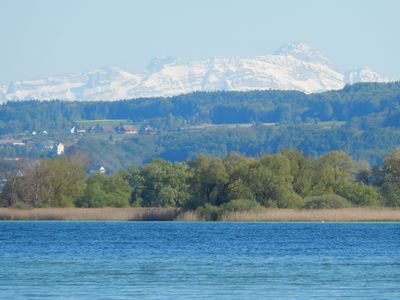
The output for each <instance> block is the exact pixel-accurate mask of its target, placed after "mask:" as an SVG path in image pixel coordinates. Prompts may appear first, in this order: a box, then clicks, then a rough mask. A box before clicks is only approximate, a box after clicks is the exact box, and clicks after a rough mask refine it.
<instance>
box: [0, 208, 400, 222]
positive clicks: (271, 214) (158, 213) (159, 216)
mask: <svg viewBox="0 0 400 300" xmlns="http://www.w3.org/2000/svg"><path fill="white" fill-rule="evenodd" d="M0 220H64V221H68V220H81V221H84V220H87V221H90V220H92V221H95V220H109V221H234V222H255V221H258V222H394V221H400V209H390V208H340V209H313V210H310V209H261V210H252V211H236V212H226V211H225V212H224V211H221V212H220V213H219V214H214V215H204V214H201V213H199V211H184V210H180V209H176V208H140V207H130V208H109V207H108V208H34V209H16V208H0Z"/></svg>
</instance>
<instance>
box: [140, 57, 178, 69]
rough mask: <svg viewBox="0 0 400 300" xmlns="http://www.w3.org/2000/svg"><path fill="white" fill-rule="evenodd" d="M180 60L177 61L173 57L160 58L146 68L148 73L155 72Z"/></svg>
mask: <svg viewBox="0 0 400 300" xmlns="http://www.w3.org/2000/svg"><path fill="white" fill-rule="evenodd" d="M177 61H178V59H176V58H175V57H173V56H158V57H154V58H153V59H152V60H151V61H150V63H149V64H148V65H147V67H146V71H150V72H154V71H159V70H160V69H162V68H163V67H164V66H165V65H168V64H172V63H175V62H177Z"/></svg>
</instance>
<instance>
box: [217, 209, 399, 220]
mask: <svg viewBox="0 0 400 300" xmlns="http://www.w3.org/2000/svg"><path fill="white" fill-rule="evenodd" d="M221 220H222V221H246V222H249V221H270V222H279V221H289V222H290V221H292V222H305V221H315V222H317V221H318V222H322V221H326V222H367V221H400V210H399V209H390V208H340V209H263V210H258V211H242V212H231V213H226V214H223V215H222V217H221Z"/></svg>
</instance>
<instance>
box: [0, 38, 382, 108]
mask: <svg viewBox="0 0 400 300" xmlns="http://www.w3.org/2000/svg"><path fill="white" fill-rule="evenodd" d="M370 81H388V79H387V78H385V77H383V76H381V75H380V74H378V73H376V72H374V71H372V70H370V69H368V68H361V69H358V70H353V71H346V72H341V71H339V70H337V69H335V68H334V67H332V66H331V64H330V62H329V60H328V59H327V58H326V57H324V56H322V55H321V54H320V53H318V52H316V51H315V50H313V49H312V48H311V47H310V46H308V45H305V44H296V43H290V44H287V45H285V46H283V47H281V48H280V49H279V50H278V51H276V52H275V53H274V54H269V55H264V56H258V57H253V58H241V57H232V58H223V57H216V58H212V59H208V60H200V61H192V62H185V61H181V60H179V59H174V58H171V57H167V58H157V59H154V60H152V61H151V62H150V64H149V65H148V67H147V68H146V70H145V71H144V72H142V73H139V74H135V73H132V72H129V71H126V70H122V69H119V68H103V69H98V70H93V71H89V72H85V73H79V74H67V75H58V76H54V77H49V78H44V79H37V80H22V81H13V82H11V83H10V84H9V86H8V87H6V86H0V100H2V101H7V100H27V99H38V100H48V99H60V100H119V99H129V98H138V97H155V96H172V95H178V94H182V93H189V92H193V91H215V90H229V91H248V90H265V89H281V90H300V91H304V92H306V93H313V92H320V91H326V90H332V89H340V88H342V87H343V86H344V85H345V84H346V83H355V82H370Z"/></svg>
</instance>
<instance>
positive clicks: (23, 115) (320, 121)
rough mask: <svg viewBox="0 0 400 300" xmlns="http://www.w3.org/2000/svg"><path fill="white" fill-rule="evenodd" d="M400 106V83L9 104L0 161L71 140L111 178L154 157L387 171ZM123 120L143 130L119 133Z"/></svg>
mask: <svg viewBox="0 0 400 300" xmlns="http://www.w3.org/2000/svg"><path fill="white" fill-rule="evenodd" d="M399 104H400V82H394V83H360V84H355V85H350V86H346V87H345V88H344V89H342V90H339V91H329V92H324V93H319V94H308V95H307V94H304V93H302V92H296V91H253V92H209V93H203V92H202V93H192V94H186V95H181V96H176V97H171V98H149V99H134V100H124V101H116V102H107V101H102V102H63V101H56V100H55V101H43V102H39V101H25V102H8V103H6V104H3V105H1V106H0V138H1V139H0V159H2V158H7V159H9V158H21V157H22V158H28V159H38V158H43V157H48V156H52V155H54V145H55V144H56V143H58V142H62V143H63V144H64V145H65V154H66V155H76V154H78V155H82V156H84V157H87V161H88V169H89V170H90V169H91V170H94V169H97V168H99V167H100V166H104V167H105V168H106V169H107V171H111V172H112V171H117V170H119V169H121V168H128V167H129V166H130V165H132V164H136V165H141V164H143V163H145V162H147V161H149V160H150V159H151V158H154V157H161V158H164V159H166V160H169V161H184V160H187V159H191V158H194V157H196V156H198V155H199V154H207V155H210V154H211V155H215V156H217V157H223V156H225V155H227V154H228V153H230V152H237V153H240V154H242V155H247V156H260V155H263V154H265V153H275V152H279V151H280V150H281V149H298V150H300V151H302V152H303V153H304V154H306V155H309V156H311V157H317V156H320V155H323V154H325V153H327V152H330V151H345V152H346V153H348V154H349V155H351V156H352V157H353V158H354V159H357V160H367V161H369V163H370V164H371V165H375V164H378V165H379V164H380V163H381V162H382V160H383V157H384V155H385V154H386V153H388V152H390V151H392V150H393V149H394V148H396V147H397V146H398V145H400V105H399ZM123 124H125V125H133V126H134V127H136V129H137V133H136V134H121V132H118V131H116V130H115V129H116V128H117V127H118V126H119V125H123ZM130 128H132V126H130ZM72 129H74V130H72ZM75 129H76V130H75ZM97 129H99V130H97ZM36 133H37V134H36ZM49 149H52V150H49Z"/></svg>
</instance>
